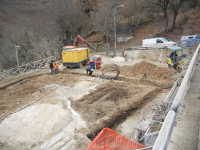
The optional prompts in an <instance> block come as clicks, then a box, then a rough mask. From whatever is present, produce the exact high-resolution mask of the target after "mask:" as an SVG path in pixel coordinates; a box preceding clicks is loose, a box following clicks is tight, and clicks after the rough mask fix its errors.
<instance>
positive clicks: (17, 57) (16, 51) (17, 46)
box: [15, 44, 20, 67]
mask: <svg viewBox="0 0 200 150" xmlns="http://www.w3.org/2000/svg"><path fill="white" fill-rule="evenodd" d="M17 48H20V46H19V45H17V44H16V45H15V57H16V60H17V67H19V56H18V49H17Z"/></svg>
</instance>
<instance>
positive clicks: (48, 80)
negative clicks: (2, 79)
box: [0, 74, 78, 120]
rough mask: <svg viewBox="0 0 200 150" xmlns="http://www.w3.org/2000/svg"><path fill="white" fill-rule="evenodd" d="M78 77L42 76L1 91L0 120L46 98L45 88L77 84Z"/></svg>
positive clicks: (27, 79) (61, 75)
mask: <svg viewBox="0 0 200 150" xmlns="http://www.w3.org/2000/svg"><path fill="white" fill-rule="evenodd" d="M77 79H78V76H73V75H63V74H57V75H47V74H44V75H41V76H36V77H31V78H30V79H29V78H26V79H25V80H22V81H21V80H20V81H19V82H18V83H16V84H14V85H12V86H8V87H7V88H3V89H0V95H1V98H0V120H2V119H4V118H5V117H7V116H8V115H9V114H11V113H14V112H16V111H18V110H20V109H22V108H24V107H27V106H29V105H31V104H33V103H35V102H37V101H39V100H40V99H41V97H42V96H45V95H46V94H45V92H47V91H45V90H44V88H43V87H44V86H45V85H48V84H61V85H65V84H66V83H67V84H70V83H73V82H75V81H76V80H77Z"/></svg>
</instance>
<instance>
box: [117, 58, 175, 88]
mask: <svg viewBox="0 0 200 150" xmlns="http://www.w3.org/2000/svg"><path fill="white" fill-rule="evenodd" d="M120 70H121V74H122V75H124V76H128V77H135V78H138V79H141V80H145V81H150V82H151V83H153V84H155V85H157V86H160V87H163V88H170V87H171V86H172V84H173V77H174V75H175V73H176V71H175V70H174V69H170V68H166V67H158V66H157V65H154V64H151V63H148V62H145V61H143V62H141V63H138V64H135V65H134V66H123V67H121V69H120Z"/></svg>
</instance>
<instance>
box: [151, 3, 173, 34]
mask: <svg viewBox="0 0 200 150" xmlns="http://www.w3.org/2000/svg"><path fill="white" fill-rule="evenodd" d="M152 3H153V4H154V5H155V6H157V7H158V8H160V9H161V11H162V13H163V17H164V19H165V31H166V30H167V29H168V25H169V18H168V9H169V4H170V0H153V1H152Z"/></svg>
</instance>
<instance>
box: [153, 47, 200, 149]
mask: <svg viewBox="0 0 200 150" xmlns="http://www.w3.org/2000/svg"><path fill="white" fill-rule="evenodd" d="M199 52H200V45H199V46H198V47H197V49H196V51H195V53H194V55H193V57H192V60H191V62H190V65H189V66H188V69H187V72H186V74H185V76H184V79H183V80H182V83H181V85H180V88H179V89H178V92H177V94H176V96H175V98H174V101H173V103H172V106H171V109H170V111H169V112H168V114H167V116H166V118H165V121H164V123H163V126H162V128H161V130H160V132H159V135H158V137H157V139H156V141H155V143H154V146H153V149H152V150H166V149H167V146H168V143H169V141H170V138H171V134H172V131H173V126H174V124H175V120H176V115H177V111H178V109H179V107H180V104H181V101H183V100H184V98H185V95H186V94H187V91H188V89H189V87H190V79H191V77H192V75H193V72H194V68H195V64H196V61H197V57H198V55H199Z"/></svg>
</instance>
